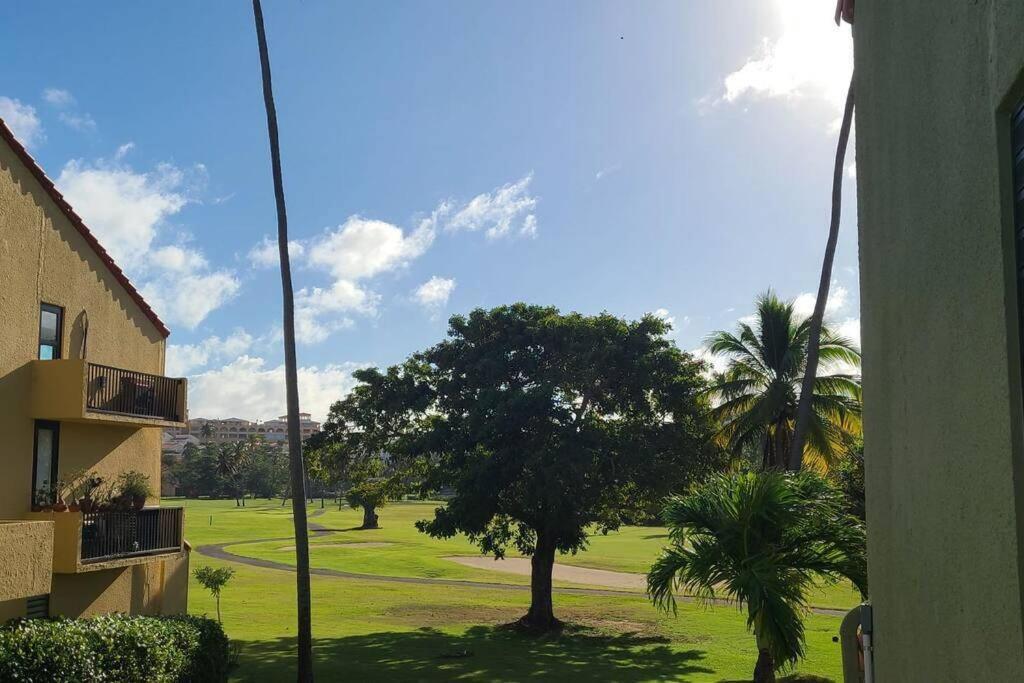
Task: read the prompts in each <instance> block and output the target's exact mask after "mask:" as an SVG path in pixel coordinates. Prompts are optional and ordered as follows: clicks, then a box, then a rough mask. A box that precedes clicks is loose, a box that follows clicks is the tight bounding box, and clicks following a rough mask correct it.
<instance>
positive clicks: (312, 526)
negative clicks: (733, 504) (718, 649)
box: [195, 509, 847, 617]
mask: <svg viewBox="0 0 1024 683" xmlns="http://www.w3.org/2000/svg"><path fill="white" fill-rule="evenodd" d="M324 512H326V510H325V509H320V510H315V511H313V512H312V513H311V514H310V517H319V516H320V515H322V514H323V513H324ZM336 531H337V530H336V529H329V528H327V527H325V526H323V525H320V524H316V523H315V522H310V523H309V532H310V536H324V535H327V534H332V533H336ZM294 540H295V539H294V538H293V537H290V536H289V537H286V538H257V539H253V540H248V541H231V542H229V543H214V544H210V545H201V546H199V547H197V548H196V549H195V550H196V552H197V553H199V554H200V555H205V556H206V557H212V558H214V559H217V560H223V561H225V562H235V563H237V564H244V565H248V566H250V567H259V568H261V569H274V570H277V571H284V572H294V571H295V566H294V565H290V564H286V563H284V562H275V561H273V560H264V559H261V558H258V557H245V556H244V555H236V554H235V553H233V552H231V551H229V550H227V548H228V546H233V545H243V544H249V543H269V542H272V541H294ZM309 573H310V574H311V575H313V576H328V577H331V578H335V579H354V580H359V581H380V582H384V583H406V584H413V585H432V586H455V587H458V588H477V589H483V590H508V591H529V590H530V587H529V586H526V585H517V584H511V583H493V582H487V581H465V580H460V579H428V578H421V577H417V576H380V575H378V574H361V573H358V572H346V571H341V570H338V569H328V568H326V567H310V569H309ZM553 590H554V591H555V592H556V593H563V594H566V595H598V596H605V597H616V598H637V599H643V600H646V599H647V596H646V595H645V594H643V593H639V592H637V591H629V590H613V589H601V588H569V587H561V588H560V587H555V588H554V589H553ZM681 599H682V600H684V601H687V602H689V601H692V598H688V597H683V598H681ZM714 602H715V603H716V604H723V605H733V604H734V603H731V602H729V601H727V600H715V601H714ZM811 611H812V612H814V613H815V614H825V615H828V616H833V617H841V616H844V615H845V614H846V612H847V610H837V609H826V608H818V607H815V608H812V609H811Z"/></svg>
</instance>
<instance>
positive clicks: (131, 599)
mask: <svg viewBox="0 0 1024 683" xmlns="http://www.w3.org/2000/svg"><path fill="white" fill-rule="evenodd" d="M188 562H189V557H188V553H181V554H179V555H174V556H170V557H167V558H163V559H157V560H153V561H151V562H146V563H145V564H137V565H133V566H129V567H120V568H117V569H105V570H102V571H93V572H84V573H81V574H54V575H53V593H52V595H51V596H50V614H51V615H53V616H56V615H61V616H66V617H89V616H94V615H97V614H109V613H111V612H125V613H128V614H144V615H158V614H182V613H184V612H185V610H186V607H187V604H186V603H187V596H188V588H187V582H188ZM182 575H184V576H185V584H186V585H185V587H184V590H183V589H182V585H181V584H182Z"/></svg>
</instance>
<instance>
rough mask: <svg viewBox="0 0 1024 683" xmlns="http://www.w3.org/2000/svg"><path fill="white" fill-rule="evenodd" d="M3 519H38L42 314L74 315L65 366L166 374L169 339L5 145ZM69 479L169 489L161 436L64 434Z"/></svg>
mask: <svg viewBox="0 0 1024 683" xmlns="http://www.w3.org/2000/svg"><path fill="white" fill-rule="evenodd" d="M0 273H3V287H0V320H2V321H3V323H4V332H3V334H2V335H0V434H3V439H2V441H0V459H2V462H3V465H4V476H3V477H2V478H0V519H3V518H18V517H20V516H21V515H22V513H24V512H26V511H27V510H28V507H29V504H30V496H31V476H32V440H33V428H32V420H31V418H30V416H29V415H28V411H27V406H28V404H29V401H28V396H29V392H30V391H31V388H32V383H31V371H30V367H29V361H31V360H32V359H34V358H36V356H37V354H38V339H39V305H40V303H41V302H46V303H51V304H55V305H58V306H61V307H63V308H64V334H63V339H62V357H64V358H79V357H81V355H82V346H83V338H84V337H85V323H86V319H87V320H88V343H87V358H88V360H90V361H92V362H96V363H101V364H104V365H112V366H116V367H122V368H127V369H130V370H137V371H141V372H148V373H154V374H162V373H163V369H164V339H163V337H162V335H161V334H160V332H159V331H158V330H157V329H156V327H155V326H154V324H153V323H152V321H151V320H150V319H149V318H147V317H146V315H145V314H144V313H143V312H142V310H141V309H140V308H139V306H138V304H137V303H136V302H135V300H134V299H132V298H131V297H130V296H129V294H128V293H127V291H126V290H125V289H124V287H123V286H122V285H121V284H120V283H119V282H118V281H117V280H116V279H115V277H114V276H113V275H112V274H111V273H110V271H109V270H108V268H107V266H106V265H105V264H104V263H103V262H102V260H101V259H100V258H99V256H97V254H96V252H95V251H94V250H93V249H92V248H91V247H90V246H89V245H88V244H87V243H86V241H85V239H84V238H83V237H82V236H81V234H79V232H78V231H77V230H76V229H75V228H74V226H72V225H71V223H70V222H69V221H68V219H67V217H66V216H65V215H64V214H63V212H61V211H60V210H59V208H58V207H57V206H56V205H55V204H54V203H53V201H52V199H51V198H50V197H49V195H47V194H46V192H45V191H44V190H43V189H42V187H41V186H40V185H39V183H38V182H37V181H36V179H35V178H34V177H33V176H32V175H31V174H30V173H29V171H28V170H27V169H26V168H25V166H24V165H23V164H22V163H21V161H20V159H18V158H17V157H16V156H15V154H14V153H13V152H12V151H11V150H10V149H9V148H8V147H7V145H5V144H2V143H0ZM61 429H62V431H61V443H60V446H61V451H60V469H61V471H62V472H63V473H67V472H70V471H73V470H74V469H78V468H81V467H93V466H95V467H96V469H98V470H99V471H100V472H101V474H102V473H113V472H115V471H117V470H123V469H126V468H130V469H137V470H141V471H143V472H146V473H147V474H149V475H150V476H151V479H152V482H153V486H154V488H158V487H159V481H160V478H159V467H160V465H159V460H160V447H159V431H158V430H156V429H152V430H133V429H130V428H118V427H101V426H95V425H74V424H70V423H65V424H63V425H62V427H61Z"/></svg>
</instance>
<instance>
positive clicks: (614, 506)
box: [389, 304, 717, 629]
mask: <svg viewBox="0 0 1024 683" xmlns="http://www.w3.org/2000/svg"><path fill="white" fill-rule="evenodd" d="M669 329H670V327H669V326H668V324H667V323H666V322H664V321H663V320H660V319H658V318H656V317H654V316H650V315H648V316H645V317H644V318H642V319H641V320H638V321H626V320H622V319H620V318H617V317H615V316H612V315H609V314H607V313H602V314H600V315H594V316H585V315H581V314H578V313H569V314H562V313H560V312H559V311H558V310H557V309H555V308H552V307H543V306H532V305H526V304H515V305H510V306H502V307H499V308H495V309H493V310H489V311H487V310H480V309H478V310H475V311H473V312H471V313H470V314H469V316H467V317H463V316H454V317H452V318H451V320H450V323H449V331H448V338H447V339H445V340H444V341H442V342H441V343H439V344H437V345H436V346H434V347H432V348H430V349H428V350H427V351H424V352H422V353H420V354H416V355H415V356H414V357H413V358H412V359H411V360H410V361H409V362H408V363H406V364H405V366H403V368H401V369H395V372H396V373H397V374H398V375H400V376H405V377H406V378H407V380H408V385H409V386H416V385H419V386H422V387H426V388H428V391H427V392H425V393H415V394H414V396H415V397H416V400H418V401H421V402H429V407H427V409H426V410H425V412H424V413H423V414H424V416H425V419H424V420H423V421H422V422H421V423H420V424H419V425H418V429H417V430H416V438H415V439H413V440H410V441H409V442H408V445H409V446H410V447H411V450H412V451H416V452H418V453H419V454H421V455H424V456H426V457H427V458H428V461H429V465H430V466H429V470H428V476H427V479H426V482H425V486H426V487H427V488H429V489H433V490H439V489H450V490H453V491H454V496H453V497H452V498H451V499H450V500H449V501H448V502H447V504H446V505H445V506H443V507H439V508H437V510H436V511H435V516H434V518H433V519H431V520H424V521H422V522H420V523H419V525H418V526H419V528H420V529H421V530H422V531H424V532H426V533H428V534H430V535H432V536H436V537H449V536H452V535H455V534H457V533H460V532H461V533H465V534H467V535H468V536H469V538H470V539H471V540H473V541H474V542H475V543H477V544H478V545H479V547H480V548H481V550H482V551H483V552H487V553H493V554H494V555H496V556H499V557H500V556H501V555H502V554H503V553H504V552H505V550H506V548H507V547H509V546H513V547H515V548H516V549H517V550H519V551H520V552H522V553H523V554H526V555H530V556H532V574H533V576H532V588H533V591H532V601H531V607H530V611H529V613H528V614H527V615H526V616H525V617H524V618H523V624H524V625H526V626H529V627H532V628H537V629H548V628H551V627H553V626H555V625H557V621H556V620H555V618H554V614H553V610H552V603H551V570H552V565H553V562H554V556H555V552H556V551H559V552H563V553H566V552H569V553H572V552H576V551H579V550H581V549H583V548H585V547H586V544H587V536H588V533H591V532H592V531H593V530H594V529H597V530H604V531H607V530H610V529H615V528H617V527H618V526H619V524H621V523H622V522H623V520H624V519H626V518H627V516H628V515H630V514H631V512H633V511H636V510H637V509H638V508H640V507H642V506H644V505H645V504H648V503H649V501H650V500H651V499H652V498H660V497H661V496H663V495H666V494H667V493H669V492H671V491H673V490H678V489H679V487H681V486H684V485H686V484H687V483H688V482H689V481H691V480H692V479H693V478H694V477H697V476H699V475H700V474H702V473H704V472H706V471H707V470H708V469H709V468H710V467H711V466H712V464H713V462H714V461H715V458H716V455H717V453H716V451H715V449H714V448H713V447H712V446H711V445H710V433H711V428H710V425H709V423H708V421H707V419H708V414H707V413H708V411H707V407H708V406H707V405H706V403H705V398H704V397H705V396H706V381H705V379H704V375H703V371H704V369H705V367H704V365H703V364H702V363H700V362H699V361H697V360H695V359H694V358H693V357H691V356H690V355H689V354H686V353H683V352H681V351H680V350H679V349H678V348H677V347H676V346H675V344H674V343H673V342H672V341H670V340H669V338H668V337H667V333H668V332H669ZM389 374H390V371H389ZM421 407H423V404H422V403H421V404H420V405H419V406H418V408H417V409H419V408H421Z"/></svg>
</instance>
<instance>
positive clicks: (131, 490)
mask: <svg viewBox="0 0 1024 683" xmlns="http://www.w3.org/2000/svg"><path fill="white" fill-rule="evenodd" d="M117 484H118V486H117V489H118V491H119V492H120V496H119V497H120V499H121V502H122V504H123V505H126V506H130V507H132V508H133V509H135V510H141V509H142V508H143V507H145V505H146V499H147V498H149V497H150V496H152V495H153V488H152V487H151V486H150V485H149V475H146V474H143V473H142V472H139V471H137V470H128V471H127V472H122V473H121V475H120V476H119V477H118V478H117Z"/></svg>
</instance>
